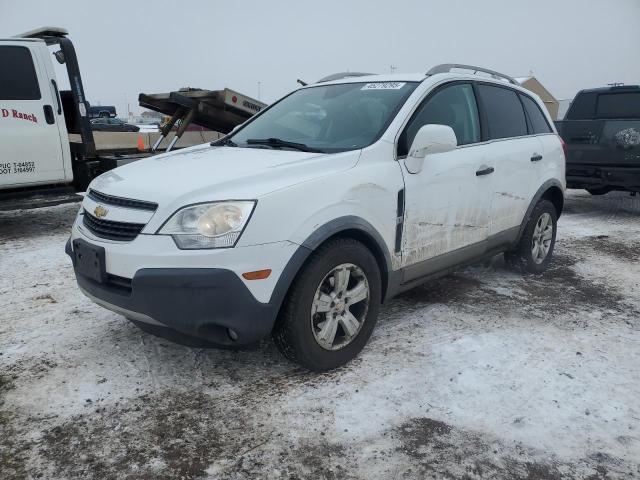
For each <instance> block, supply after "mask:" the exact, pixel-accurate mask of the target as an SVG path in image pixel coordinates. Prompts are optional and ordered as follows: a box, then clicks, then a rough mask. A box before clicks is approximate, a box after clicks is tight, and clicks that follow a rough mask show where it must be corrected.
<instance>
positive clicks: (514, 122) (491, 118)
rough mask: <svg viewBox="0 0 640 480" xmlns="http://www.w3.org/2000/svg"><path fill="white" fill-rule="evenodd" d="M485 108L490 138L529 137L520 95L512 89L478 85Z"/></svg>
mask: <svg viewBox="0 0 640 480" xmlns="http://www.w3.org/2000/svg"><path fill="white" fill-rule="evenodd" d="M478 95H479V96H480V101H481V102H482V107H483V108H484V113H485V116H486V122H487V127H488V131H489V138H491V139H494V140H495V139H500V138H511V137H521V136H523V135H527V121H526V119H525V116H524V110H523V109H522V103H520V99H519V98H518V94H517V93H516V92H515V91H514V90H511V89H510V88H503V87H498V86H493V85H486V84H480V85H478Z"/></svg>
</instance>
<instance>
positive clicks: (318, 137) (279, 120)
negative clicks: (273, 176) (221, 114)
mask: <svg viewBox="0 0 640 480" xmlns="http://www.w3.org/2000/svg"><path fill="white" fill-rule="evenodd" d="M416 86H417V83H416V82H372V83H364V82H358V83H341V84H335V85H319V86H313V87H310V88H303V89H300V90H297V91H296V92H294V93H292V94H291V95H289V96H288V97H285V98H284V99H282V100H281V101H280V102H278V103H276V104H275V105H273V106H272V107H270V108H269V109H268V110H266V111H265V112H264V113H262V114H261V115H260V116H258V117H256V118H255V120H253V121H251V122H250V123H248V124H247V125H246V126H245V127H244V128H242V129H241V130H239V131H238V132H237V133H236V134H234V135H231V137H229V139H230V140H231V141H232V142H233V143H235V144H236V145H238V146H240V147H251V146H262V147H263V148H265V146H266V147H267V148H269V147H271V148H287V147H286V145H284V144H283V143H282V142H290V143H294V144H298V145H301V146H302V147H301V149H303V148H306V147H308V148H309V149H313V150H317V151H321V152H327V153H332V152H340V151H346V150H355V149H360V148H364V147H366V146H368V145H371V144H372V143H373V142H375V141H376V140H377V139H378V138H379V137H380V136H381V135H382V133H384V130H385V129H386V128H387V126H388V125H389V123H390V122H391V120H393V117H394V116H395V114H396V113H397V112H398V110H399V109H400V107H401V106H402V105H403V103H404V102H405V100H406V99H407V97H408V96H409V95H410V94H411V92H413V90H414V89H415V88H416ZM269 139H271V140H273V139H277V140H280V141H282V142H281V143H280V144H276V143H275V142H270V143H267V142H265V141H266V140H269ZM256 142H257V143H256Z"/></svg>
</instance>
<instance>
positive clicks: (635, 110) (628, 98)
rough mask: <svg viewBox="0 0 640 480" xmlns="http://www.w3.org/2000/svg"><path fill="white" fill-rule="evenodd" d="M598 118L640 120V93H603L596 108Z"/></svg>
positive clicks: (599, 96)
mask: <svg viewBox="0 0 640 480" xmlns="http://www.w3.org/2000/svg"><path fill="white" fill-rule="evenodd" d="M596 117H597V118H640V92H637V93H636V92H633V93H601V94H600V95H598V103H597V107H596Z"/></svg>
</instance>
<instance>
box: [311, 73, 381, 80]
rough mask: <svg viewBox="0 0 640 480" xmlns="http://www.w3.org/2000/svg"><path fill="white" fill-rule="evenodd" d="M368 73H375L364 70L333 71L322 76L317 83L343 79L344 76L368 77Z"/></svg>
mask: <svg viewBox="0 0 640 480" xmlns="http://www.w3.org/2000/svg"><path fill="white" fill-rule="evenodd" d="M367 75H373V73H363V72H341V73H333V74H331V75H327V76H326V77H323V78H321V79H320V80H318V81H317V82H316V83H324V82H332V81H334V80H342V79H343V78H349V77H366V76H367Z"/></svg>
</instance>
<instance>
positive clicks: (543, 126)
mask: <svg viewBox="0 0 640 480" xmlns="http://www.w3.org/2000/svg"><path fill="white" fill-rule="evenodd" d="M520 99H521V100H522V104H523V105H524V109H525V110H526V112H527V115H528V116H529V121H530V122H531V130H532V131H531V133H551V132H552V131H553V130H551V127H550V126H549V123H548V122H547V117H545V115H544V113H542V110H540V107H539V106H538V104H537V103H536V102H534V101H533V100H532V99H531V98H530V97H527V96H526V95H520Z"/></svg>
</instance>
